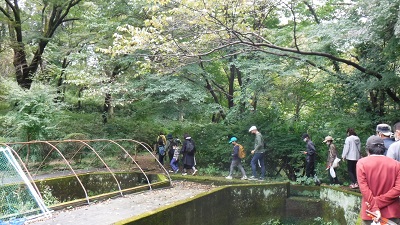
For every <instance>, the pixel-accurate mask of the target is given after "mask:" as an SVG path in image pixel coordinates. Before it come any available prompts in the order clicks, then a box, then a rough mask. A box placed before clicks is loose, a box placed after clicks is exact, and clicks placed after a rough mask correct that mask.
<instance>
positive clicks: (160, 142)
mask: <svg viewBox="0 0 400 225" xmlns="http://www.w3.org/2000/svg"><path fill="white" fill-rule="evenodd" d="M166 143H167V139H166V138H165V135H164V133H163V132H160V134H159V135H158V137H157V148H158V161H159V162H160V163H161V165H164V157H165V144H166Z"/></svg>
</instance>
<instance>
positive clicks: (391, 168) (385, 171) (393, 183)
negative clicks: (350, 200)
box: [357, 135, 400, 224]
mask: <svg viewBox="0 0 400 225" xmlns="http://www.w3.org/2000/svg"><path fill="white" fill-rule="evenodd" d="M366 151H367V154H368V156H367V157H364V158H362V159H360V160H358V163H357V180H358V184H359V188H360V192H361V195H362V200H361V212H360V214H361V219H362V220H363V224H371V222H372V218H371V217H370V216H369V215H368V214H367V212H366V210H369V211H371V212H373V213H374V214H376V215H377V218H376V219H374V222H378V221H379V219H380V218H381V217H384V218H388V219H390V220H392V221H393V222H395V223H396V224H400V219H399V218H400V199H399V196H400V163H399V162H397V161H396V160H394V159H391V158H388V157H385V156H384V155H383V153H384V151H385V145H384V142H383V140H382V139H381V138H379V137H378V136H376V135H373V136H371V137H369V138H368V139H367V143H366Z"/></svg>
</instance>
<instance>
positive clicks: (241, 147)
mask: <svg viewBox="0 0 400 225" xmlns="http://www.w3.org/2000/svg"><path fill="white" fill-rule="evenodd" d="M238 145H239V152H238V156H239V158H241V159H243V158H244V157H246V152H245V151H244V147H243V145H240V144H238Z"/></svg>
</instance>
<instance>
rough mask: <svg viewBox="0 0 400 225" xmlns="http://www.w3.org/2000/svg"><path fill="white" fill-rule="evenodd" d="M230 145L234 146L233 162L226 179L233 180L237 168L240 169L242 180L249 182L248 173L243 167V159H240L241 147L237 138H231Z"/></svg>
mask: <svg viewBox="0 0 400 225" xmlns="http://www.w3.org/2000/svg"><path fill="white" fill-rule="evenodd" d="M229 144H232V145H233V150H232V155H231V156H232V161H231V166H230V168H229V175H228V176H227V177H225V178H226V179H230V180H231V179H232V175H233V170H234V169H235V167H237V168H239V170H240V171H241V172H242V178H241V179H242V180H247V176H246V172H245V171H244V168H243V166H242V162H241V161H242V159H241V158H240V157H239V149H240V145H239V143H237V138H236V137H231V139H230V140H229Z"/></svg>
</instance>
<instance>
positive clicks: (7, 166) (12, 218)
mask: <svg viewBox="0 0 400 225" xmlns="http://www.w3.org/2000/svg"><path fill="white" fill-rule="evenodd" d="M47 213H49V211H48V210H47V208H46V206H45V205H44V203H43V201H42V199H41V197H40V196H39V195H38V192H37V189H35V187H34V186H33V185H32V183H31V182H30V180H29V179H28V177H27V176H26V174H25V172H24V170H23V169H22V168H21V166H20V163H19V162H18V161H17V159H16V158H15V157H14V155H13V153H12V151H11V150H10V149H9V148H0V225H1V224H23V223H24V221H25V220H26V218H29V217H36V216H41V215H43V214H47Z"/></svg>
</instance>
